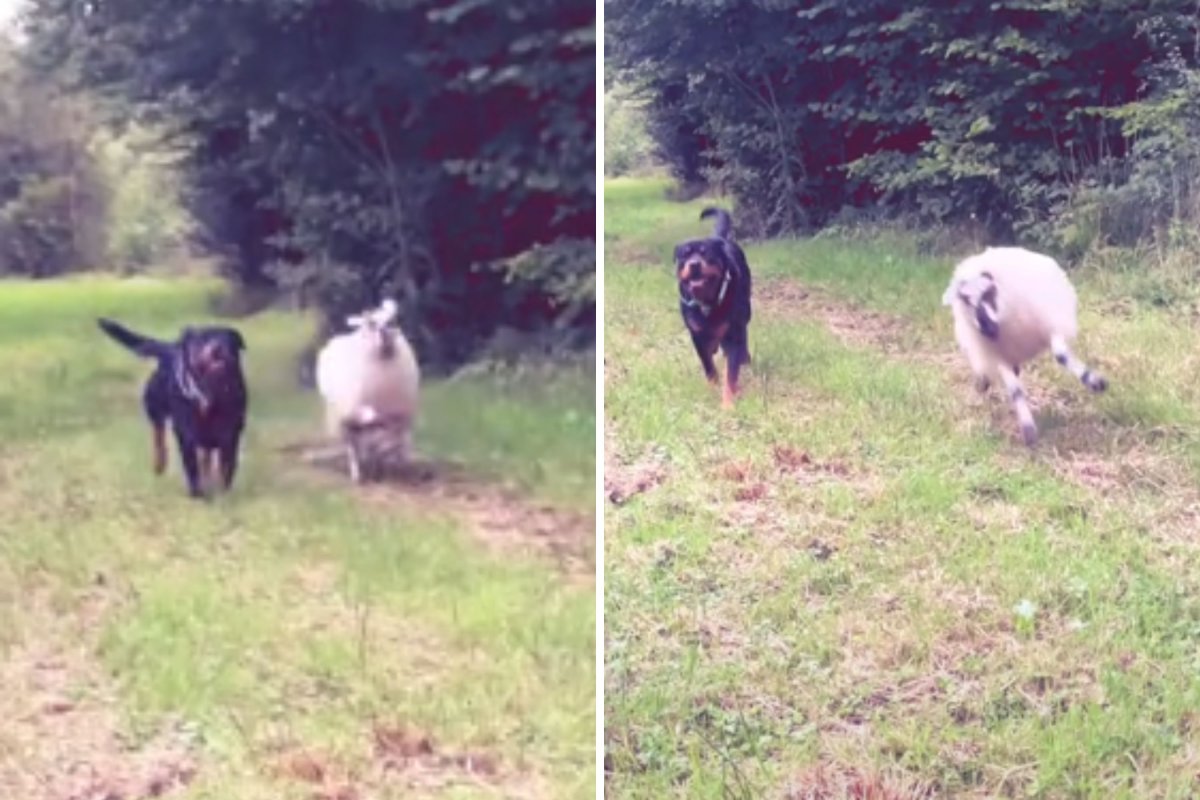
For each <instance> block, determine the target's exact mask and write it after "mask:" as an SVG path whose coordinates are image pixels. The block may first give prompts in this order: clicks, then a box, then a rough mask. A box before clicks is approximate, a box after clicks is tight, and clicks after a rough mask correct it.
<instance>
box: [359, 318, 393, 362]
mask: <svg viewBox="0 0 1200 800" xmlns="http://www.w3.org/2000/svg"><path fill="white" fill-rule="evenodd" d="M365 333H366V334H367V336H369V337H370V338H371V344H372V347H373V348H374V350H375V352H376V353H377V354H378V355H379V357H380V358H381V359H383V360H384V361H387V360H389V359H391V358H392V356H394V355H396V337H395V336H394V335H393V334H392V329H391V328H389V327H388V326H387V325H378V324H373V325H370V326H368V327H367V329H366V330H365Z"/></svg>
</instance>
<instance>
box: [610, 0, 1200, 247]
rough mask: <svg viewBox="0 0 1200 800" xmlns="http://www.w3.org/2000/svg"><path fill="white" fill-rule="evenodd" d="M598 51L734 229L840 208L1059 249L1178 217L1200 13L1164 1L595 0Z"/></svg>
mask: <svg viewBox="0 0 1200 800" xmlns="http://www.w3.org/2000/svg"><path fill="white" fill-rule="evenodd" d="M605 9H606V12H605V13H606V16H605V39H606V57H607V59H608V60H609V61H610V62H611V63H612V64H613V65H614V67H615V68H616V69H617V71H618V72H619V74H620V75H621V77H622V79H623V80H626V81H629V82H631V83H633V84H634V85H636V86H638V87H639V89H640V91H641V92H642V93H643V95H644V97H645V98H646V100H647V101H648V103H647V104H648V108H649V116H650V122H649V127H650V134H651V135H652V137H653V138H654V140H655V142H656V144H657V146H658V149H659V151H660V155H661V157H662V158H663V159H665V161H666V162H667V163H668V164H669V165H670V167H671V169H672V171H673V172H674V174H675V176H676V177H677V178H678V179H680V180H681V181H683V182H688V183H691V182H698V181H710V182H716V183H719V184H720V185H721V187H722V188H724V189H725V190H727V191H729V192H731V193H732V194H733V196H734V197H735V198H736V200H737V202H738V204H739V208H740V209H741V214H742V216H743V217H744V218H745V222H746V224H747V226H748V227H750V228H751V229H756V230H757V232H759V233H766V234H777V233H794V232H804V231H810V230H813V229H815V228H819V227H821V226H824V225H827V224H829V223H830V222H831V221H833V220H837V219H840V218H843V216H844V215H845V214H846V213H848V211H847V210H852V212H857V213H859V215H860V216H861V213H862V212H868V213H870V214H872V215H876V216H878V215H898V216H899V215H903V216H907V217H910V218H917V219H919V220H920V221H923V222H926V223H929V222H933V223H958V222H963V221H965V220H971V219H973V220H976V221H978V222H982V223H983V224H984V225H986V227H987V229H988V230H989V231H990V233H991V236H992V237H993V238H994V239H996V240H1001V239H1014V238H1017V239H1021V238H1025V239H1037V240H1042V241H1049V242H1052V243H1054V244H1057V245H1058V246H1059V247H1060V248H1061V249H1066V250H1070V249H1072V248H1080V247H1086V246H1087V245H1089V244H1090V243H1092V242H1094V241H1096V240H1097V239H1098V238H1104V239H1106V240H1111V241H1112V242H1113V243H1118V244H1127V243H1131V242H1135V241H1139V240H1143V239H1145V238H1146V237H1160V238H1161V237H1162V236H1164V235H1168V234H1169V231H1170V229H1171V226H1172V224H1173V223H1175V222H1178V221H1179V220H1183V219H1195V218H1196V217H1197V216H1200V215H1198V214H1197V213H1196V212H1197V204H1198V199H1200V198H1198V196H1197V193H1196V179H1197V176H1200V162H1198V161H1197V155H1198V154H1200V153H1198V151H1197V141H1198V139H1197V134H1200V124H1198V123H1200V115H1198V111H1197V109H1200V80H1197V75H1198V73H1197V72H1196V69H1197V62H1198V61H1200V24H1198V14H1200V10H1198V8H1197V6H1196V4H1195V3H1194V2H1182V1H1181V0H1140V1H1137V0H1135V2H1125V0H986V2H984V0H966V1H965V2H946V1H942V0H938V1H935V2H926V3H916V4H914V3H911V2H899V0H862V1H861V2H854V3H843V2H838V0H733V1H732V2H730V1H728V0H678V2H673V3H669V4H666V3H658V2H655V0H606V4H605Z"/></svg>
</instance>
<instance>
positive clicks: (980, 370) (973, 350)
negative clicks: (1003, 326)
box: [954, 316, 994, 394]
mask: <svg viewBox="0 0 1200 800" xmlns="http://www.w3.org/2000/svg"><path fill="white" fill-rule="evenodd" d="M954 335H955V337H956V338H957V339H958V349H959V350H961V351H962V354H963V355H964V356H966V359H967V364H968V365H970V367H971V373H972V374H973V375H974V376H975V390H976V391H977V392H979V393H980V394H983V393H985V392H987V390H988V389H990V388H992V373H993V371H994V368H993V366H992V359H991V358H989V357H988V355H987V354H986V353H985V352H984V348H983V345H982V344H981V343H980V341H979V332H978V331H976V330H975V329H974V328H972V327H971V326H970V325H969V324H968V323H966V322H964V321H963V320H962V319H961V318H959V317H957V316H956V317H955V320H954Z"/></svg>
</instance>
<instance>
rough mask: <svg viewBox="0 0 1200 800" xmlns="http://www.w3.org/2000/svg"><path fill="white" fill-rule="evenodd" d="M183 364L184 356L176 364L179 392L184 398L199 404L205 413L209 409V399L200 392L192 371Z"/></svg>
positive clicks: (176, 381) (176, 379) (176, 380)
mask: <svg viewBox="0 0 1200 800" xmlns="http://www.w3.org/2000/svg"><path fill="white" fill-rule="evenodd" d="M183 362H184V360H183V357H182V356H181V357H180V358H179V359H178V360H176V362H175V383H176V385H178V386H179V390H180V391H181V392H183V396H184V397H186V398H187V399H189V400H191V401H192V402H194V403H196V404H198V405H199V406H200V409H201V410H202V411H203V410H204V409H207V408H208V398H207V397H205V395H204V392H202V391H201V390H200V386H199V384H197V383H196V379H195V378H194V377H192V373H191V370H189V369H188V368H187V366H186V365H185V364H184V363H183Z"/></svg>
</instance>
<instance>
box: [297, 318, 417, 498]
mask: <svg viewBox="0 0 1200 800" xmlns="http://www.w3.org/2000/svg"><path fill="white" fill-rule="evenodd" d="M396 311H397V308H396V303H395V301H393V300H390V299H388V300H384V301H383V303H381V304H380V306H379V308H378V309H376V310H374V311H368V312H365V313H363V314H361V315H355V316H351V317H348V318H347V320H346V322H347V324H349V326H350V327H351V330H350V332H349V333H344V334H341V335H340V336H335V337H333V338H332V339H330V340H329V341H328V342H326V343H325V346H324V347H323V348H321V352H320V353H319V354H318V355H317V363H316V379H317V390H318V391H319V392H320V393H321V396H322V397H323V398H324V400H325V422H326V428H327V431H328V433H329V435H330V436H332V437H335V438H337V439H339V440H340V441H341V442H342V443H343V444H344V445H345V447H346V457H347V460H348V462H349V466H350V477H351V479H352V480H353V481H354V482H355V483H360V482H361V481H362V479H363V447H362V444H363V442H362V437H361V435H362V434H363V433H365V432H367V431H371V430H378V429H380V428H383V427H387V428H388V429H390V430H394V431H395V432H396V433H397V434H398V436H399V447H398V448H397V449H398V455H399V456H400V457H401V459H402V460H407V459H408V458H409V457H410V456H411V453H412V426H413V421H414V419H415V417H416V413H417V404H418V403H417V401H418V393H419V389H420V380H421V373H420V368H419V366H418V365H417V359H416V356H415V355H414V354H413V351H412V347H411V346H410V345H409V343H408V340H407V339H406V338H405V337H404V334H403V333H402V332H401V331H400V330H399V328H398V327H396V326H395V325H394V323H393V320H394V318H395V316H396Z"/></svg>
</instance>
